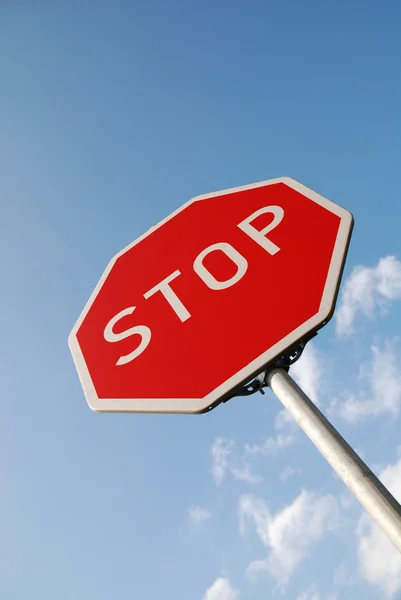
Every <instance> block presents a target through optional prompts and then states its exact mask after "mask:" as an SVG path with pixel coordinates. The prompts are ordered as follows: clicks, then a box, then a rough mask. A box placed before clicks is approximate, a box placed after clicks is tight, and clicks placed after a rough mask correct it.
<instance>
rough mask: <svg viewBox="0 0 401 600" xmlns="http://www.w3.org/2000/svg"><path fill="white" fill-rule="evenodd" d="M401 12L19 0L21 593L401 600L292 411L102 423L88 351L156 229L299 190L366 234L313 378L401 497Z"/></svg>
mask: <svg viewBox="0 0 401 600" xmlns="http://www.w3.org/2000/svg"><path fill="white" fill-rule="evenodd" d="M400 17H401V10H400V6H399V3H397V2H394V1H390V2H386V3H382V4H380V6H379V4H378V3H375V2H371V1H368V2H365V3H363V5H361V3H357V2H353V1H350V2H345V1H340V2H337V3H330V4H329V3H320V2H316V1H310V2H303V3H298V2H289V1H287V2H286V1H282V2H273V1H270V2H258V1H255V2H249V3H245V2H226V1H224V0H223V1H222V2H219V3H214V2H206V1H205V2H198V3H195V2H182V1H181V2H179V1H171V2H167V1H162V0H159V2H153V1H148V2H124V1H121V2H118V3H112V2H103V1H98V2H90V1H85V2H80V3H75V2H70V3H67V2H45V1H38V2H35V3H32V2H26V1H25V2H23V1H22V2H19V3H14V2H6V1H4V0H3V1H0V73H1V94H0V165H1V169H0V173H1V176H0V207H1V208H0V245H1V250H2V252H1V256H2V265H1V270H2V294H1V306H2V310H1V313H0V315H1V317H0V318H1V331H2V340H3V343H2V345H1V350H0V353H1V363H0V372H1V378H2V393H1V399H2V401H1V403H0V415H1V420H0V448H1V452H0V472H1V476H2V494H1V497H0V510H1V515H2V519H1V536H0V539H1V541H0V560H1V564H2V566H3V568H2V569H1V575H0V596H1V597H2V598H7V599H10V600H20V599H21V600H22V599H24V598H27V597H29V598H32V599H35V600H36V598H38V599H39V598H40V599H41V600H43V599H44V598H54V597H57V598H60V599H63V600H64V599H66V600H81V599H85V600H95V599H96V600H106V599H107V600H108V599H110V598H120V599H121V600H125V599H127V600H128V599H130V600H131V599H135V600H148V599H149V600H150V599H154V598H161V597H166V596H167V597H169V598H172V597H174V598H175V599H176V600H188V599H189V598H190V599H194V600H195V599H200V600H202V599H206V600H237V599H240V600H243V599H245V598H246V599H249V600H260V599H261V598H267V597H270V596H272V595H273V594H274V595H275V597H279V598H281V597H283V598H288V599H296V600H333V599H334V598H336V599H337V600H338V599H344V600H348V599H354V598H356V597H358V598H359V597H361V598H364V599H366V600H370V599H373V598H377V597H393V598H401V561H400V558H399V556H398V555H395V554H393V551H392V549H391V547H390V546H389V545H388V544H387V542H386V541H385V540H384V541H383V539H382V537H381V535H380V534H379V533H377V532H376V530H375V529H374V528H373V527H372V526H371V525H370V523H369V522H366V521H365V519H364V518H363V517H362V511H361V509H360V508H359V506H358V505H357V504H356V503H354V502H352V501H351V499H350V497H349V495H348V493H347V491H346V488H345V487H344V486H343V484H342V483H341V482H340V481H339V480H338V479H336V478H335V477H334V476H333V474H332V472H331V470H330V468H329V467H328V465H326V463H325V462H324V460H323V459H322V458H321V457H320V456H319V454H318V453H317V451H315V449H314V448H313V447H312V445H311V444H310V442H309V441H308V440H307V439H305V437H304V436H303V434H302V432H298V431H297V430H296V429H294V427H293V425H292V424H291V422H288V421H286V420H285V419H283V417H282V414H281V412H280V406H279V403H278V401H277V400H275V399H274V398H273V397H272V396H271V395H270V394H268V395H267V396H265V397H262V396H259V395H258V396H254V397H252V398H243V399H236V400H233V401H231V402H229V403H227V404H225V405H223V406H221V407H219V408H217V409H216V410H215V411H212V412H211V413H210V414H209V415H207V416H194V417H189V416H162V415H160V416H152V415H96V414H94V413H92V412H91V411H90V410H89V409H88V407H87V406H86V403H85V400H84V397H83V394H82V391H81V388H80V386H79V382H78V378H77V376H76V373H75V369H74V367H73V363H72V360H71V357H70V354H69V350H68V346H67V337H68V334H69V331H70V329H71V327H72V325H73V324H74V322H75V320H76V318H77V316H78V315H79V313H80V311H81V309H82V308H83V305H84V303H85V302H86V300H87V298H88V297H89V295H90V293H91V291H92V289H93V287H94V286H95V284H96V282H97V280H98V278H99V277H100V275H101V273H102V271H103V269H104V267H105V266H106V264H107V262H108V260H109V259H110V257H111V256H113V255H114V254H115V253H116V252H117V251H119V250H120V249H121V248H123V247H124V246H125V245H127V244H128V243H130V242H131V241H132V240H134V239H135V238H136V237H138V236H139V235H140V234H141V233H143V232H144V231H145V230H147V229H148V228H149V227H150V226H151V225H152V224H154V223H156V222H158V221H159V220H160V219H162V218H164V217H165V216H167V215H168V214H169V213H170V212H172V211H173V210H174V209H176V208H177V207H178V206H180V205H181V204H183V203H184V202H186V201H187V200H188V199H190V198H191V197H193V196H195V195H198V194H203V193H208V192H211V191H214V190H218V189H224V188H227V187H234V186H237V185H245V184H248V183H252V182H255V181H261V180H265V179H269V178H272V177H277V176H283V175H289V176H292V177H294V178H296V179H299V180H300V181H302V182H303V183H305V184H306V185H308V186H310V187H312V188H314V189H316V190H317V191H319V192H320V193H322V194H323V195H325V196H327V197H328V198H330V199H332V200H334V201H337V202H338V203H339V204H341V205H343V206H345V207H346V208H348V209H349V210H351V211H352V212H353V214H354V217H355V222H356V227H355V231H354V235H353V240H352V244H351V249H350V253H349V258H348V262H347V267H346V272H345V280H344V284H343V296H342V298H341V300H340V307H339V311H338V313H337V314H338V319H337V321H333V322H332V323H331V324H330V325H329V326H328V327H326V329H325V330H324V331H322V332H321V333H320V334H319V336H318V338H317V339H316V340H315V341H314V342H313V345H311V346H310V348H309V350H308V352H307V353H306V354H305V356H304V357H303V359H302V361H300V363H299V364H298V365H297V368H296V369H294V371H293V373H294V375H295V376H296V377H297V378H298V379H299V380H301V382H302V383H303V385H304V386H305V389H307V391H308V392H309V393H310V395H311V396H312V397H313V399H314V400H315V401H317V402H319V403H320V406H321V407H322V409H323V411H324V412H325V413H326V414H328V415H329V416H330V418H331V419H332V420H333V423H335V425H336V426H337V427H338V428H339V429H340V431H341V432H342V433H343V434H344V435H345V437H346V438H347V439H348V441H349V442H351V443H352V444H353V445H354V446H355V447H356V448H357V449H358V450H359V451H360V452H361V453H362V455H363V457H364V458H365V459H366V460H367V462H368V463H369V464H370V465H371V466H372V467H373V468H374V469H375V471H376V472H377V473H379V474H381V476H382V478H383V480H384V481H385V482H386V483H387V485H389V487H390V488H391V489H392V490H393V492H394V493H395V494H396V495H398V497H399V498H401V487H400V481H401V462H400V461H401V459H400V450H399V447H400V444H401V440H400V436H399V409H400V406H401V366H400V362H399V358H398V357H399V354H400V352H399V350H400V339H399V337H400V333H401V330H400V325H399V324H400V317H401V309H400V304H399V303H398V302H397V301H399V300H400V299H401V264H400V263H399V262H398V261H399V259H401V244H400V238H399V223H400V217H401V208H400V203H399V198H400V192H401V185H400V182H399V178H398V177H397V173H398V171H399V165H400V159H401V151H400V139H401V119H400V109H399V107H400V106H401V84H400V78H399V61H400V54H401V50H400V40H399V23H400ZM386 257H387V258H386ZM388 257H394V258H388ZM355 269H356V271H355ZM286 507H287V509H286ZM285 509H286V510H285ZM255 561H259V562H255Z"/></svg>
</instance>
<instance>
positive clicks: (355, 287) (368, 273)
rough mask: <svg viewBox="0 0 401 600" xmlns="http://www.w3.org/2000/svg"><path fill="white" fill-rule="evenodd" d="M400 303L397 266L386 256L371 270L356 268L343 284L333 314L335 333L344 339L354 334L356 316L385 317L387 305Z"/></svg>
mask: <svg viewBox="0 0 401 600" xmlns="http://www.w3.org/2000/svg"><path fill="white" fill-rule="evenodd" d="M400 299H401V262H400V261H398V260H397V259H396V257H395V256H386V257H385V258H382V259H380V260H379V263H378V264H377V265H376V266H375V267H366V266H358V267H355V269H354V270H353V271H352V273H351V275H350V276H349V277H348V279H347V280H346V281H345V283H344V286H343V292H342V295H341V300H340V303H339V306H338V308H337V312H336V322H337V333H338V335H339V336H342V337H347V336H349V335H351V334H352V333H353V332H354V321H355V317H356V315H357V314H358V312H361V313H363V314H364V315H366V316H368V317H373V316H374V314H375V311H376V310H378V311H379V312H380V313H381V314H383V313H386V312H387V310H388V308H389V305H390V303H391V301H393V300H400Z"/></svg>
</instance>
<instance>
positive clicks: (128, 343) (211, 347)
mask: <svg viewBox="0 0 401 600" xmlns="http://www.w3.org/2000/svg"><path fill="white" fill-rule="evenodd" d="M352 225H353V219H352V215H351V214H350V213H349V212H348V211H347V210H345V209H343V208H341V207H340V206H338V205H336V204H334V203H333V202H331V201H330V200H327V199H326V198H324V197H323V196H321V195H320V194H317V193H316V192H314V191H312V190H310V189H309V188H307V187H305V186H304V185H302V184H301V183H299V182H297V181H295V180H294V179H290V178H287V177H284V178H280V179H272V180H270V181H264V182H261V183H256V184H253V185H247V186H244V187H239V188H233V189H228V190H224V191H221V192H216V193H213V194H207V195H204V196H199V197H196V198H194V199H193V200H191V201H189V202H188V203H187V204H185V205H184V206H182V207H181V208H180V209H178V210H177V211H176V212H174V213H173V214H172V215H170V216H169V217H167V219H165V220H164V221H162V222H161V223H159V224H158V225H156V226H155V227H152V228H151V229H150V230H149V231H148V232H147V233H145V234H144V235H143V236H142V237H140V238H139V239H137V240H135V241H134V242H133V243H132V244H130V245H129V246H127V247H126V248H124V250H122V251H121V252H119V253H118V254H117V255H116V256H115V257H114V258H113V259H112V260H111V262H110V263H109V265H108V267H107V268H106V270H105V272H104V273H103V275H102V277H101V279H100V281H99V283H98V285H97V287H96V289H95V290H94V292H93V294H92V296H91V298H90V299H89V301H88V303H87V305H86V307H85V309H84V310H83V312H82V314H81V316H80V317H79V319H78V321H77V323H76V325H75V327H74V328H73V330H72V332H71V334H70V337H69V345H70V349H71V352H72V355H73V358H74V361H75V364H76V368H77V370H78V374H79V377H80V380H81V383H82V386H83V389H84V392H85V395H86V398H87V401H88V404H89V406H90V407H91V408H92V409H93V410H96V411H106V412H107V411H128V412H173V413H198V412H204V411H206V410H208V409H210V408H213V407H214V406H216V405H217V404H218V403H219V402H220V401H222V400H225V399H226V398H228V397H229V396H230V395H231V394H232V392H233V390H234V389H235V388H236V387H237V386H239V385H241V384H243V383H245V382H247V381H249V380H250V379H251V378H252V377H253V376H255V375H257V374H258V373H260V372H261V371H263V370H264V367H265V366H266V365H267V364H269V363H272V361H274V360H275V359H276V358H278V357H280V356H281V355H283V354H284V353H285V351H286V350H288V349H289V348H291V347H292V346H293V345H294V344H296V343H297V342H299V341H302V339H304V338H305V337H306V336H308V334H310V333H312V332H314V331H317V330H318V329H319V328H320V327H322V326H323V325H324V324H326V323H327V321H328V320H329V319H330V318H331V316H332V314H333V311H334V306H335V301H336V297H337V292H338V286H339V282H340V278H341V274H342V269H343V265H344V261H345V257H346V252H347V248H348V244H349V239H350V235H351V231H352Z"/></svg>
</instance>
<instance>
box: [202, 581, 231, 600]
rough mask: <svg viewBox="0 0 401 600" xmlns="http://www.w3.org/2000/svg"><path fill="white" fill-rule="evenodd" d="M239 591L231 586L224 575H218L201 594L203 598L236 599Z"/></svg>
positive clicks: (204, 599) (212, 599)
mask: <svg viewBox="0 0 401 600" xmlns="http://www.w3.org/2000/svg"><path fill="white" fill-rule="evenodd" d="M237 598H239V591H238V590H236V589H235V588H233V586H232V585H231V583H230V581H229V580H228V579H227V578H226V577H219V578H218V579H216V581H215V582H214V583H213V584H212V585H211V586H210V588H208V589H207V590H206V592H205V595H204V596H203V600H237Z"/></svg>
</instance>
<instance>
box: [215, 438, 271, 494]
mask: <svg viewBox="0 0 401 600" xmlns="http://www.w3.org/2000/svg"><path fill="white" fill-rule="evenodd" d="M234 446H235V444H234V442H233V440H227V439H225V438H222V437H217V438H216V439H215V440H214V442H213V445H212V469H211V471H212V475H213V479H214V480H215V482H216V484H217V485H220V484H221V483H222V481H223V479H224V477H225V476H226V474H227V473H231V474H232V475H233V476H234V478H235V479H238V480H240V481H245V482H246V483H259V482H260V481H261V480H262V478H261V477H260V476H259V475H254V474H253V473H252V472H251V469H250V466H249V464H248V463H247V462H246V459H245V458H244V457H242V459H241V460H240V461H238V460H237V461H235V460H234V458H233V457H232V450H233V448H234Z"/></svg>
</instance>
